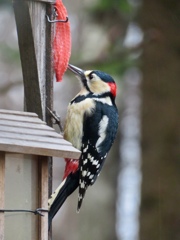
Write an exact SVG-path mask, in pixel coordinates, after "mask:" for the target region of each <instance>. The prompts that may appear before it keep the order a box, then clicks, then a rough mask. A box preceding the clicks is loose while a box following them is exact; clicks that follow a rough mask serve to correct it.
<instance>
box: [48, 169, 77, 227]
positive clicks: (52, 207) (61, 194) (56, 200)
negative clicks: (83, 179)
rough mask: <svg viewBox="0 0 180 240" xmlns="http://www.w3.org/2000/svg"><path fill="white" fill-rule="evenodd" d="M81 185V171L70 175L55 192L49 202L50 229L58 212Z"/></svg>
mask: <svg viewBox="0 0 180 240" xmlns="http://www.w3.org/2000/svg"><path fill="white" fill-rule="evenodd" d="M78 185H79V171H76V172H75V173H70V174H69V175H68V176H67V178H65V179H64V181H63V182H62V183H61V185H60V186H59V187H58V188H57V189H56V190H55V192H54V193H53V194H52V196H51V198H50V199H49V201H48V205H49V215H48V216H49V217H48V224H49V228H50V226H51V222H52V219H53V217H54V216H55V215H56V213H57V211H58V210H59V209H60V207H61V206H62V205H63V203H64V201H65V200H66V198H67V197H68V196H69V195H70V194H71V193H73V192H74V191H75V190H76V188H77V187H78Z"/></svg>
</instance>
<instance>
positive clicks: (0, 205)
mask: <svg viewBox="0 0 180 240" xmlns="http://www.w3.org/2000/svg"><path fill="white" fill-rule="evenodd" d="M4 179H5V153H4V152H0V209H4V187H5V182H4ZM3 239H4V213H3V212H0V240H3Z"/></svg>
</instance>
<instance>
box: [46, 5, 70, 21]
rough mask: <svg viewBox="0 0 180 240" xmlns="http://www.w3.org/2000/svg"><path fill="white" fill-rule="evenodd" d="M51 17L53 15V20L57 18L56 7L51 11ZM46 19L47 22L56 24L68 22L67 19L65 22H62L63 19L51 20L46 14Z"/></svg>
mask: <svg viewBox="0 0 180 240" xmlns="http://www.w3.org/2000/svg"><path fill="white" fill-rule="evenodd" d="M53 15H54V18H55V17H57V16H58V14H57V10H56V7H54V9H53ZM46 17H47V20H48V22H50V23H56V22H62V23H66V22H68V20H69V18H68V17H66V20H63V19H56V20H51V19H50V18H49V16H48V15H47V14H46Z"/></svg>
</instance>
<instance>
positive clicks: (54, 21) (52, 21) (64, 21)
mask: <svg viewBox="0 0 180 240" xmlns="http://www.w3.org/2000/svg"><path fill="white" fill-rule="evenodd" d="M46 17H47V20H48V22H50V23H56V22H62V23H66V22H68V20H69V18H68V17H66V20H59V19H57V20H50V18H49V16H48V15H46Z"/></svg>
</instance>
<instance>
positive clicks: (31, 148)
mask: <svg viewBox="0 0 180 240" xmlns="http://www.w3.org/2000/svg"><path fill="white" fill-rule="evenodd" d="M79 155H80V152H79V151H78V150H76V149H75V148H74V147H73V146H72V145H71V143H69V142H67V141H65V140H64V139H63V138H62V136H61V135H60V134H58V133H56V132H55V130H54V129H53V128H51V127H49V126H47V125H46V123H45V122H43V121H42V120H40V119H39V118H38V116H37V114H35V113H27V112H17V111H7V110H0V209H27V210H35V209H37V208H44V209H48V164H47V160H46V156H54V157H63V158H74V159H78V157H79ZM42 213H43V214H44V217H38V216H36V215H34V214H32V213H23V212H20V213H17V212H15V213H14V212H12V213H6V212H0V239H14V238H15V239H22V240H25V239H26V240H32V239H33V240H36V239H37V240H40V239H43V240H45V239H48V213H47V212H42Z"/></svg>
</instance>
